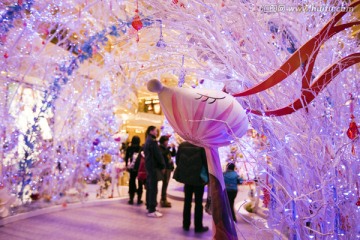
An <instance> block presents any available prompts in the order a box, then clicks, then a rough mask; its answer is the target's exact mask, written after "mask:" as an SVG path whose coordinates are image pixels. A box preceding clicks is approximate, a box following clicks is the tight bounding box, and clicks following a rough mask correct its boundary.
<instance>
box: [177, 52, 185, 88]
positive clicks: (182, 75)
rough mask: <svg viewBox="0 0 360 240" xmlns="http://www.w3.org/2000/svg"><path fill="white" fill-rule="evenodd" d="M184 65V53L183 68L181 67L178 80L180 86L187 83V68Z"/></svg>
mask: <svg viewBox="0 0 360 240" xmlns="http://www.w3.org/2000/svg"><path fill="white" fill-rule="evenodd" d="M183 67H184V55H183V56H182V60H181V69H180V73H179V80H178V86H179V87H182V86H183V85H184V83H185V76H186V70H185V69H184V68H183Z"/></svg>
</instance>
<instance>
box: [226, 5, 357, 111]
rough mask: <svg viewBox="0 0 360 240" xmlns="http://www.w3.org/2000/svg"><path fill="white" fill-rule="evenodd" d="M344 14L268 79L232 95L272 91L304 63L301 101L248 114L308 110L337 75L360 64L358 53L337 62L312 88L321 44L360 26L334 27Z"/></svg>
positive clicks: (351, 24)
mask: <svg viewBox="0 0 360 240" xmlns="http://www.w3.org/2000/svg"><path fill="white" fill-rule="evenodd" d="M359 4H360V1H356V2H354V3H353V4H351V5H350V6H349V7H350V8H355V6H357V5H359ZM345 14H346V12H340V13H338V14H336V15H335V16H334V17H333V18H332V19H331V20H330V21H329V22H328V23H327V24H326V25H325V26H324V27H323V28H322V29H321V30H320V32H319V33H318V34H317V35H315V36H314V37H313V38H312V39H310V40H309V41H308V42H307V43H305V44H304V45H302V46H301V47H300V48H299V49H298V50H296V51H295V52H294V53H293V55H292V56H291V57H290V58H289V59H288V60H287V61H286V62H285V63H284V64H283V65H282V66H281V67H280V68H279V69H278V70H277V71H275V72H274V73H273V74H272V75H271V76H270V77H269V78H268V79H266V80H265V81H263V82H261V83H259V84H258V85H256V86H254V87H252V88H250V89H247V90H245V91H243V92H239V93H235V94H233V96H234V97H241V96H248V95H252V94H255V93H259V92H262V91H264V90H266V89H268V88H271V87H273V86H275V85H276V84H278V83H280V82H281V81H283V80H284V79H286V78H287V77H288V76H290V75H291V74H292V73H293V72H294V71H295V70H296V69H298V68H299V67H300V66H301V64H303V67H302V70H303V77H302V89H301V96H300V98H298V99H297V100H295V101H294V102H293V103H292V104H290V105H288V106H287V107H284V108H280V109H277V110H272V111H258V110H249V111H250V112H251V113H254V114H258V115H266V116H283V115H287V114H290V113H293V112H295V111H297V110H299V109H301V108H303V107H306V106H307V105H308V104H309V103H310V102H311V101H312V100H314V98H315V97H316V96H317V95H318V94H319V92H320V91H322V90H323V89H324V88H325V87H326V86H327V85H328V84H329V83H330V82H331V81H332V80H333V79H334V77H335V76H336V75H338V74H339V73H340V72H342V71H343V70H344V69H346V68H348V67H350V66H352V65H354V64H356V63H358V62H360V58H359V54H358V53H355V54H351V55H349V56H347V57H344V58H343V59H341V60H339V61H338V62H337V63H335V64H333V65H332V66H331V67H329V68H328V69H327V70H326V71H325V72H324V73H323V74H322V75H320V76H319V77H318V78H317V79H315V80H314V81H313V83H312V84H311V85H310V80H311V76H312V71H313V68H314V64H315V60H316V57H317V55H318V53H319V51H320V47H321V45H322V44H323V43H324V42H325V41H327V40H328V39H329V38H331V37H332V36H334V35H335V34H337V33H339V32H340V31H343V30H344V29H346V28H349V27H352V26H355V25H360V21H355V22H351V23H346V24H341V25H337V26H335V24H336V23H337V22H338V21H339V20H340V19H341V18H342V17H343V16H344V15H345ZM342 64H343V65H342ZM331 74H334V75H331Z"/></svg>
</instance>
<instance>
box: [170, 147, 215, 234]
mask: <svg viewBox="0 0 360 240" xmlns="http://www.w3.org/2000/svg"><path fill="white" fill-rule="evenodd" d="M202 168H205V169H206V173H207V161H206V153H205V149H204V148H202V147H198V146H195V145H193V144H191V143H189V142H183V143H181V144H180V145H179V148H178V152H177V154H176V169H175V172H174V179H175V180H177V181H178V182H181V183H184V184H185V186H184V193H185V198H184V210H183V225H182V227H183V229H184V230H185V231H189V228H190V223H191V202H192V196H193V194H194V195H195V214H194V221H195V224H194V225H195V232H197V233H201V232H206V231H208V230H209V228H208V227H204V226H203V223H202V221H203V205H202V201H203V196H204V187H205V184H206V182H204V180H203V179H202V178H201V176H200V175H201V171H202Z"/></svg>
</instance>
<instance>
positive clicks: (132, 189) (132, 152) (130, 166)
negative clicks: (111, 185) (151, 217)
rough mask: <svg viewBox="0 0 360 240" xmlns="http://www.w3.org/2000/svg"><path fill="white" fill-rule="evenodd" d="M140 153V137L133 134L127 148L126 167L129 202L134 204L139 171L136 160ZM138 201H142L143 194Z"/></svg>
mask: <svg viewBox="0 0 360 240" xmlns="http://www.w3.org/2000/svg"><path fill="white" fill-rule="evenodd" d="M139 153H140V138H139V137H138V136H133V138H132V139H131V145H130V146H129V147H128V148H127V149H126V154H125V165H126V169H127V170H128V171H129V174H130V179H129V197H130V199H129V202H128V203H129V204H134V196H135V193H136V176H137V171H136V170H135V169H134V166H135V160H136V158H137V156H138V154H139ZM138 202H139V203H140V202H141V196H140V197H139V196H138Z"/></svg>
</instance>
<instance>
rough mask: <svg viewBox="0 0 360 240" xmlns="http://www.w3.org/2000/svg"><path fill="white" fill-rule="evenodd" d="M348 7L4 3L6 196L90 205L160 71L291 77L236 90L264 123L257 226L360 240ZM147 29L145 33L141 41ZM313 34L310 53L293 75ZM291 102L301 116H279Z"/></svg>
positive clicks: (0, 93) (0, 48)
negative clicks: (107, 159) (90, 189)
mask: <svg viewBox="0 0 360 240" xmlns="http://www.w3.org/2000/svg"><path fill="white" fill-rule="evenodd" d="M347 4H348V3H347V2H344V1H332V2H327V3H326V4H325V3H324V1H320V0H316V1H309V0H306V1H300V0H299V1H292V2H291V3H290V2H286V3H283V4H276V3H273V2H271V1H267V0H261V1H254V0H249V1H210V0H205V1H182V0H179V1H178V0H169V1H156V0H147V1H142V0H140V1H139V2H138V3H137V4H136V6H134V1H127V0H124V1H93V2H91V3H90V1H88V0H78V1H70V0H65V1H61V3H60V2H59V1H58V2H56V1H52V0H44V1H34V0H26V1H25V0H17V1H1V3H0V56H1V58H0V83H1V86H0V119H1V121H0V143H1V144H0V145H1V147H0V158H1V160H2V161H1V164H0V170H1V171H0V184H1V186H2V188H1V194H0V195H1V196H2V197H1V198H2V199H5V198H6V199H10V197H11V199H13V198H16V200H15V201H7V205H6V208H5V209H6V211H7V210H9V211H8V213H9V214H10V215H11V214H17V213H19V212H21V211H24V209H28V210H32V209H35V208H36V206H38V205H36V204H39V203H44V202H46V204H48V205H55V204H59V205H60V206H61V205H62V204H63V206H64V207H65V206H67V202H68V201H69V196H70V195H71V196H74V195H76V198H77V200H78V201H85V200H86V196H87V193H86V190H85V186H86V183H90V182H92V181H96V179H99V176H100V173H101V171H102V169H101V162H100V161H97V160H99V159H101V158H102V156H104V155H105V154H110V155H111V156H112V161H117V160H119V157H118V150H119V146H120V145H121V143H122V142H123V141H125V140H126V138H123V137H121V138H120V139H118V138H117V137H114V136H116V134H117V133H118V131H119V130H120V128H121V124H122V121H123V120H121V117H120V115H121V114H119V111H125V109H126V110H128V111H131V110H132V108H131V106H132V104H133V102H137V100H136V99H135V100H134V97H133V96H136V95H138V94H139V93H140V92H141V90H140V88H141V87H142V86H143V85H144V84H145V83H146V82H147V81H148V80H149V79H152V78H154V77H158V76H161V75H162V74H169V75H177V76H178V80H179V82H178V83H179V86H182V87H191V86H193V87H194V88H212V89H218V90H219V89H225V90H226V91H227V92H229V93H230V94H235V93H240V92H244V91H247V90H248V89H251V88H253V87H254V86H257V85H259V84H260V83H263V82H264V81H265V80H267V79H269V78H270V77H271V76H272V75H273V74H274V72H278V73H281V72H282V73H286V74H285V75H286V79H285V78H284V79H285V80H283V81H281V82H279V83H278V84H275V85H273V86H272V87H271V88H267V89H266V90H265V91H260V92H258V93H256V94H253V95H248V96H238V97H237V100H238V101H239V102H240V103H241V105H242V106H243V107H244V108H247V109H248V119H249V121H250V124H251V127H252V128H253V129H254V130H255V131H254V132H251V133H250V132H249V133H248V135H247V136H245V137H243V139H235V140H234V143H233V145H234V146H236V149H237V150H236V159H237V167H238V168H240V171H241V173H242V175H243V177H244V179H245V180H246V181H253V180H254V179H258V180H259V181H258V185H259V188H260V189H261V190H262V192H263V195H262V196H263V197H264V199H263V200H264V203H265V202H267V203H268V218H267V219H265V220H264V221H266V226H262V227H259V226H258V222H255V221H254V222H250V224H254V225H255V226H257V227H258V228H260V229H259V231H267V232H269V231H272V233H273V234H274V236H276V237H277V236H278V235H279V233H282V235H283V236H282V237H283V238H284V239H323V238H324V239H325V238H329V239H356V238H357V236H358V234H359V227H358V224H357V223H358V219H359V218H360V208H359V206H360V195H359V182H360V179H359V175H358V173H359V172H360V162H359V161H360V159H359V147H360V146H359V129H358V127H359V122H358V121H357V120H358V119H360V107H359V106H360V94H359V89H360V85H359V84H360V82H359V79H358V78H359V77H358V76H359V66H358V64H354V65H351V63H355V62H356V61H357V59H359V56H358V54H359V52H360V46H359V44H358V38H359V35H358V25H359V23H358V21H359V20H358V19H359V6H358V5H359V1H352V3H351V5H349V6H348V5H347ZM135 9H136V10H137V11H135V14H133V13H134V10H135ZM337 14H340V15H341V16H340V15H337ZM336 16H339V17H336ZM157 23H160V37H159V35H158V34H157V29H158V28H157V27H155V26H157V25H156V24H157ZM331 23H334V24H335V25H334V26H333V27H332V26H330V25H331ZM328 24H330V25H328ZM163 27H164V28H163ZM326 27H329V28H326ZM345 28H346V29H345ZM140 30H141V32H140ZM323 30H324V31H323ZM138 31H139V32H138ZM138 33H139V34H140V33H141V38H142V40H144V41H142V42H136V41H132V40H135V37H136V36H137V37H138V35H137V34H138ZM135 34H136V35H135ZM164 37H165V39H166V43H165V41H164ZM307 43H308V44H310V45H311V51H310V52H306V54H305V55H306V56H305V58H307V60H305V58H302V59H303V60H301V61H300V62H298V63H297V68H291V69H290V70H291V71H290V70H289V69H287V70H285V71H281V70H283V68H281V67H282V66H283V65H284V66H290V65H291V64H294V62H296V61H298V60H297V58H296V54H297V53H299V52H302V51H303V50H304V48H303V46H304V45H305V44H307ZM312 43H313V44H312ZM181 56H186V57H184V59H183V62H182V66H181V68H179V57H181ZM287 63H290V65H287ZM350 65H351V66H350ZM185 69H186V71H185ZM277 70H279V71H277ZM174 78H175V79H176V76H175V77H174ZM170 84H173V83H170ZM28 89H31V90H32V91H31V94H30V95H26V94H27V91H28ZM138 90H139V92H137V91H138ZM349 93H351V94H352V96H351V97H350V100H349ZM30 96H31V99H33V101H32V102H31V104H29V102H28V101H27V100H26V99H27V97H30ZM297 100H299V105H294V106H293V105H291V103H293V102H295V101H297ZM287 104H289V105H288V109H289V111H292V113H291V114H287V115H283V116H279V117H274V115H273V114H267V112H269V111H271V110H277V109H281V108H283V107H284V106H287ZM298 106H302V108H298ZM349 108H350V114H349ZM119 109H120V110H119ZM294 110H297V111H294ZM133 112H135V111H134V110H133ZM254 113H258V114H254ZM165 126H166V124H165ZM163 130H164V132H171V133H172V130H169V131H168V130H167V128H166V127H164V129H163ZM173 135H174V137H175V138H176V134H173ZM264 136H266V138H264V139H263V137H264ZM97 139H98V140H97ZM94 143H95V144H94ZM230 152H231V146H229V147H226V150H224V152H223V155H221V154H220V155H221V156H222V157H221V158H222V159H223V160H224V162H225V161H226V160H227V158H228V153H230ZM111 164H112V163H111ZM267 179H268V182H267ZM72 189H74V190H72ZM70 190H71V191H70ZM69 192H70V193H71V194H70V193H69ZM268 197H269V199H268ZM35 199H37V200H35ZM4 201H5V200H4ZM10 202H11V204H10ZM35 203H36V204H35ZM5 215H7V214H5ZM5 215H4V216H5ZM238 231H239V234H238V235H239V236H241V229H238ZM279 238H280V236H279Z"/></svg>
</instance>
